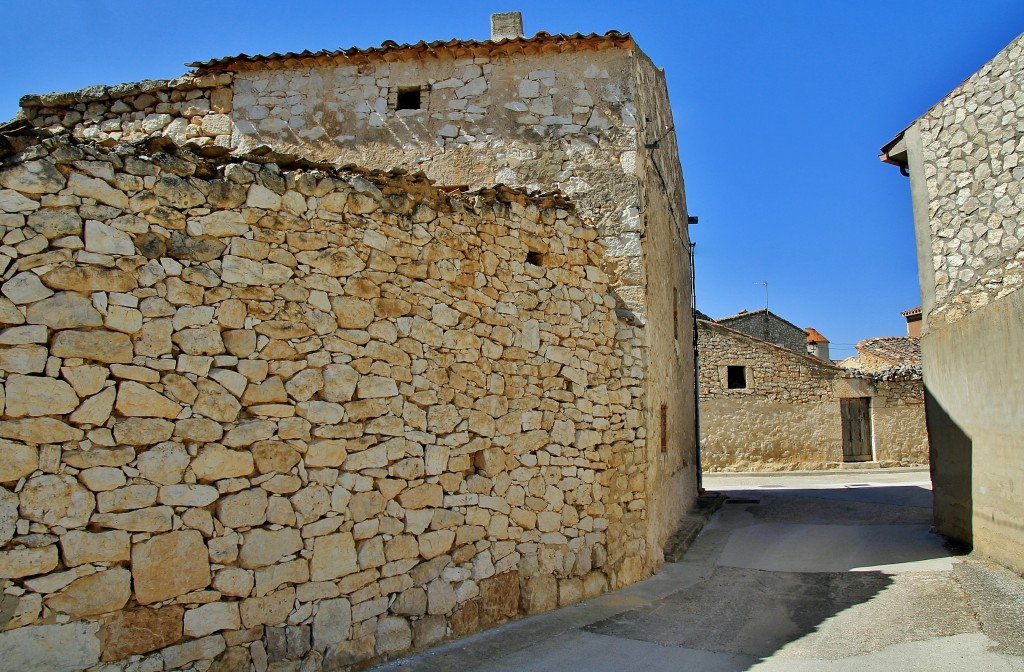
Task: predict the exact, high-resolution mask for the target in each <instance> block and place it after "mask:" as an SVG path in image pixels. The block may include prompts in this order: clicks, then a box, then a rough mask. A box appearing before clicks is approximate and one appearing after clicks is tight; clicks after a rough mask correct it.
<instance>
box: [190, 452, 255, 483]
mask: <svg viewBox="0 0 1024 672" xmlns="http://www.w3.org/2000/svg"><path fill="white" fill-rule="evenodd" d="M254 469H255V463H254V461H253V458H252V455H251V454H250V453H248V452H243V451H238V450H228V449H227V448H225V447H224V446H221V445H219V444H215V443H214V444H210V445H207V446H203V447H202V448H201V449H200V450H199V454H198V455H197V456H196V458H195V459H194V460H193V461H192V472H193V473H194V474H195V475H196V478H198V479H199V480H201V481H218V480H220V479H222V478H239V477H242V476H248V475H249V474H251V473H252V472H253V470H254Z"/></svg>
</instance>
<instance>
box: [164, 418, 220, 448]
mask: <svg viewBox="0 0 1024 672" xmlns="http://www.w3.org/2000/svg"><path fill="white" fill-rule="evenodd" d="M223 435H224V428H223V426H222V425H221V424H220V423H219V422H214V421H213V420H210V419H208V418H186V419H184V420H178V421H177V422H175V423H174V436H177V437H180V438H182V439H184V440H185V441H191V442H194V443H212V442H214V441H219V440H220V439H221V437H222V436H223Z"/></svg>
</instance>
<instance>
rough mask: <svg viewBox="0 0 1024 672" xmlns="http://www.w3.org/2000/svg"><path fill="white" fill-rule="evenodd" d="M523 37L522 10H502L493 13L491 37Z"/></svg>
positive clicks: (511, 38) (509, 38) (495, 39)
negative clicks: (498, 12)
mask: <svg viewBox="0 0 1024 672" xmlns="http://www.w3.org/2000/svg"><path fill="white" fill-rule="evenodd" d="M517 37H523V14H522V12H501V13H500V14H491V39H492V40H494V41H498V40H514V39H516V38H517Z"/></svg>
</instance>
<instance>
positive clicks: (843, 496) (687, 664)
mask: <svg viewBox="0 0 1024 672" xmlns="http://www.w3.org/2000/svg"><path fill="white" fill-rule="evenodd" d="M704 485H705V487H706V488H707V489H708V490H712V491H720V492H722V493H724V494H725V495H727V496H728V499H727V500H726V503H725V504H724V505H723V506H722V508H721V510H719V512H718V513H716V514H715V516H714V517H713V518H712V519H711V521H710V522H709V524H708V525H707V526H706V527H705V529H704V530H703V531H702V532H701V534H700V536H698V537H697V539H696V541H695V542H694V543H693V545H692V546H691V547H690V549H689V550H688V551H687V553H686V554H685V555H684V556H683V558H682V560H681V561H680V562H678V563H668V564H665V565H664V566H663V567H662V568H661V569H660V570H659V572H658V573H657V574H656V575H655V576H654V577H652V578H651V579H649V580H647V581H644V582H642V583H639V584H637V585H635V586H632V587H630V588H627V589H624V590H620V591H616V592H613V593H608V594H606V595H603V596H601V597H599V598H596V599H593V600H590V601H587V602H583V603H580V604H577V605H574V606H571V607H567V608H563V609H559V610H556V611H553V612H549V613H546V614H541V615H539V616H534V617H531V618H527V619H523V620H521V621H517V622H514V623H509V624H507V625H504V626H501V627H498V628H495V629H493V630H489V631H487V632H483V633H479V634H477V635H474V636H472V637H468V638H464V639H461V640H458V641H455V642H451V643H449V644H446V645H443V646H440V647H436V648H434V649H431V650H429V651H426V652H423V653H420V654H417V655H415V656H410V657H406V658H402V659H399V660H396V661H392V662H390V663H388V664H386V665H383V666H380V667H378V668H375V669H376V670H378V671H384V670H389V671H393V672H398V671H401V672H441V671H445V672H448V671H458V672H498V671H506V670H508V671H511V670H515V671H517V672H556V671H557V672H563V671H565V670H587V671H588V672H606V671H607V672H613V671H614V672H623V671H629V670H638V671H643V672H670V671H671V672H680V671H684V670H685V671H688V670H693V671H697V672H740V671H742V670H751V671H758V672H769V671H771V672H846V671H850V672H852V671H857V672H861V671H865V670H886V671H889V670H898V671H918V670H920V671H921V672H941V671H946V670H971V671H975V670H977V671H985V672H988V671H990V670H991V671H995V670H1020V671H1022V672H1024V579H1022V578H1021V577H1020V576H1018V575H1016V574H1013V573H1011V572H1008V571H1006V570H1004V569H1001V568H1000V567H998V566H995V565H991V564H988V563H986V562H984V561H983V560H980V559H975V558H972V557H970V556H962V555H957V554H956V552H955V550H953V549H951V548H949V547H948V546H947V545H946V544H945V543H944V541H943V539H942V538H941V537H939V536H937V535H935V534H933V533H932V532H930V521H931V490H930V484H929V482H928V472H927V471H926V470H893V471H859V472H857V471H840V472H829V473H810V474H808V473H802V474H785V475H777V474H775V475H764V474H757V475H754V474H735V475H733V474H729V475H721V474H714V475H708V476H707V477H706V478H705V482H704Z"/></svg>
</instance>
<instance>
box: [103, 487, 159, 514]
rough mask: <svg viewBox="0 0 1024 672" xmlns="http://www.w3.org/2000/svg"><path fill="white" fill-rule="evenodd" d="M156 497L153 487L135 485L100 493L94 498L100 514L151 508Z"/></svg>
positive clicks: (155, 490) (155, 489)
mask: <svg viewBox="0 0 1024 672" xmlns="http://www.w3.org/2000/svg"><path fill="white" fill-rule="evenodd" d="M156 495H157V488H156V486H155V485H150V484H148V483H135V484H132V485H128V486H125V487H123V488H117V489H114V490H111V491H109V492H101V493H100V494H99V495H97V497H96V503H97V506H98V507H99V510H100V513H109V512H111V511H133V510H135V509H144V508H146V507H148V506H152V505H153V504H154V503H155V502H156Z"/></svg>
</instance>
